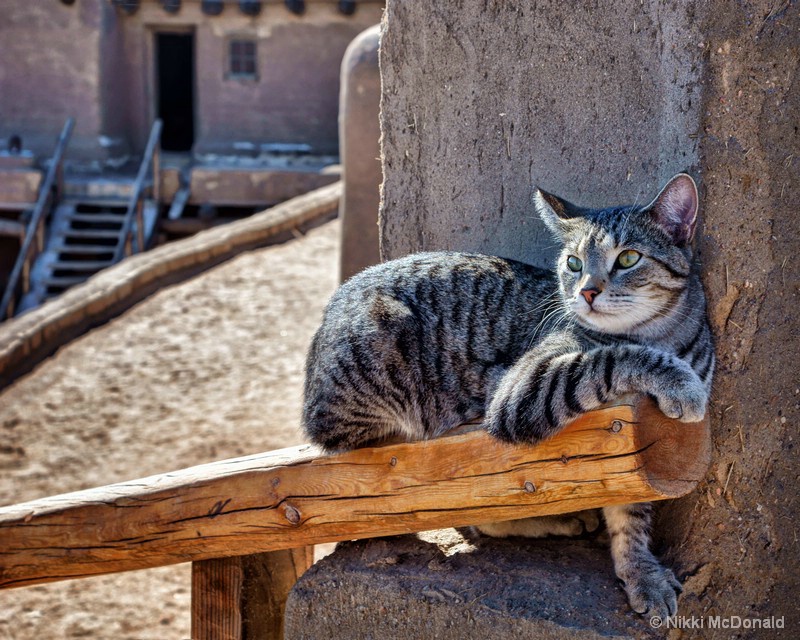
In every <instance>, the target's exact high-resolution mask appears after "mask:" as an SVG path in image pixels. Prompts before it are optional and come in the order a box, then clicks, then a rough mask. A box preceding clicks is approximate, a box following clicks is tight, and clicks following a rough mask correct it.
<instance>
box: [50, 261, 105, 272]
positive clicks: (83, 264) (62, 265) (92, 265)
mask: <svg viewBox="0 0 800 640" xmlns="http://www.w3.org/2000/svg"><path fill="white" fill-rule="evenodd" d="M112 264H114V261H113V260H58V261H56V262H53V263H51V264H50V268H51V269H52V270H53V271H99V270H100V269H105V268H106V267H110V266H111V265H112Z"/></svg>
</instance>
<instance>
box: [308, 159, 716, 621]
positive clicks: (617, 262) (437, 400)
mask: <svg viewBox="0 0 800 640" xmlns="http://www.w3.org/2000/svg"><path fill="white" fill-rule="evenodd" d="M534 202H535V206H536V209H537V211H538V213H539V215H540V216H541V218H542V220H543V221H544V222H545V224H546V225H547V227H549V229H550V230H551V231H552V232H553V233H554V234H555V236H556V237H557V238H558V239H559V242H560V243H561V245H562V250H561V255H560V257H559V258H558V262H557V266H556V269H555V271H554V272H550V271H545V270H542V269H538V268H535V267H532V266H529V265H526V264H522V263H520V262H515V261H513V260H506V259H503V258H498V257H491V256H485V255H477V254H468V253H453V252H442V253H420V254H416V255H411V256H407V257H405V258H401V259H399V260H394V261H391V262H387V263H384V264H381V265H378V266H375V267H371V268H369V269H366V270H365V271H363V272H361V273H360V274H358V275H356V276H354V277H353V278H352V279H350V280H349V281H347V282H345V283H344V284H343V285H342V286H341V287H340V288H339V289H338V291H337V292H336V293H335V294H334V296H333V298H332V299H331V301H330V303H329V305H328V307H327V309H326V311H325V314H324V319H323V322H322V326H321V327H320V328H319V330H318V331H317V333H316V335H315V337H314V340H313V343H312V345H311V349H310V352H309V355H308V362H307V369H306V381H305V401H304V409H303V412H304V415H303V420H304V427H305V430H306V432H307V434H308V436H309V437H310V438H311V439H312V440H313V441H315V442H317V443H319V444H320V445H322V446H323V447H325V448H326V449H327V450H330V451H340V450H346V449H352V448H355V447H359V446H363V445H365V444H367V443H371V442H375V441H379V440H381V439H384V438H386V437H389V436H398V435H399V436H402V437H404V438H407V439H410V440H416V439H423V438H432V437H436V436H438V435H441V434H443V433H445V432H446V431H448V430H449V429H451V428H453V427H455V426H457V425H459V424H462V423H464V422H468V421H470V420H473V419H476V418H479V417H481V416H485V425H486V428H487V429H488V430H489V432H490V433H491V434H493V435H494V436H496V437H498V438H500V439H502V440H506V441H509V442H526V443H536V442H538V441H540V440H542V439H543V438H547V437H549V436H551V435H553V434H554V433H556V432H558V430H559V429H561V428H562V427H563V426H564V425H565V424H566V423H567V422H569V421H570V420H571V419H573V418H575V417H576V416H578V415H579V414H580V413H583V412H585V411H589V410H591V409H595V408H597V407H599V406H600V405H602V404H604V403H606V402H608V401H609V400H611V399H612V398H615V397H617V396H620V395H623V394H627V393H637V392H638V393H644V394H647V395H649V396H652V397H653V398H654V399H655V400H656V401H657V403H658V406H659V407H660V409H661V411H662V412H663V413H665V414H666V415H667V416H669V417H671V418H677V419H680V420H682V421H685V422H694V421H698V420H700V419H702V418H703V416H704V414H705V411H706V406H707V402H708V397H709V392H710V388H711V379H712V375H713V371H714V350H713V343H712V336H711V332H710V330H709V327H708V323H707V320H706V312H705V296H704V293H703V289H702V285H701V282H700V278H699V276H698V272H697V268H696V265H695V263H694V260H693V251H692V239H693V236H694V232H695V224H696V219H697V208H698V196H697V188H696V186H695V183H694V181H693V180H692V178H691V177H689V176H688V175H686V174H679V175H677V176H675V177H674V178H673V179H672V180H670V182H669V183H668V184H667V185H666V186H665V187H664V188H663V189H662V191H661V193H659V195H658V196H657V197H656V198H655V199H654V200H653V201H652V202H651V203H650V204H649V205H647V206H646V207H630V206H629V207H614V208H608V209H600V210H591V209H582V208H579V207H576V206H574V205H572V204H570V203H568V202H566V201H564V200H562V199H560V198H557V197H555V196H553V195H551V194H548V193H545V192H543V191H537V193H536V195H535V198H534ZM603 515H604V519H605V521H606V525H607V527H608V530H609V533H610V538H611V555H612V558H613V561H614V566H615V569H616V573H617V575H618V576H619V578H620V579H621V580H622V581H623V583H624V585H625V590H626V592H627V595H628V600H629V602H630V604H631V607H632V608H633V609H634V610H635V611H637V612H640V613H644V612H649V613H650V614H651V615H661V616H665V615H673V614H674V613H675V611H676V608H677V596H676V592H679V591H680V588H681V586H680V583H679V582H678V581H677V579H676V578H675V576H674V575H673V573H672V571H670V570H669V569H666V568H664V567H662V566H661V565H660V564H659V562H658V560H657V559H656V558H655V556H654V555H653V554H652V553H651V551H650V549H649V545H650V526H651V508H650V505H647V504H635V505H625V506H615V507H606V508H604V509H603ZM581 519H582V520H583V521H584V522H586V525H587V528H590V527H591V524H590V518H587V517H585V516H584V515H582V516H581ZM534 520H535V519H534ZM550 520H551V522H556V523H557V520H558V519H550ZM573 520H574V519H573ZM573 523H574V522H573ZM562 524H563V522H562ZM571 529H572V527H570V526H567V527H566V529H565V528H564V527H561V528H560V529H559V528H557V529H556V532H560V533H567V532H569V531H570V530H571ZM483 530H484V531H485V532H487V533H489V534H490V535H501V536H502V535H516V534H526V533H527V534H528V535H537V533H536V528H535V527H534V528H533V530H531V527H530V526H528V524H526V521H517V522H515V523H499V524H497V525H489V526H486V527H484V528H483ZM531 531H533V532H531Z"/></svg>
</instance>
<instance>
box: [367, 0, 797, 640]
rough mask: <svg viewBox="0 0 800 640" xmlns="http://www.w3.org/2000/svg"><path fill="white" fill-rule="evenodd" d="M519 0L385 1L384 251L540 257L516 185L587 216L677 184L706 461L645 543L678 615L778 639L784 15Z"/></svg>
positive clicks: (791, 150)
mask: <svg viewBox="0 0 800 640" xmlns="http://www.w3.org/2000/svg"><path fill="white" fill-rule="evenodd" d="M533 5H534V3H529V2H524V3H505V2H499V1H493V0H489V1H485V0H484V1H481V2H478V1H477V0H461V1H459V2H455V3H451V6H449V7H448V9H447V10H445V9H444V8H440V5H439V4H438V3H429V2H424V1H423V0H390V1H389V2H388V6H387V23H386V24H387V25H388V27H387V30H386V32H385V34H384V37H383V40H382V45H381V69H382V79H383V96H382V98H383V102H382V134H383V168H384V176H385V182H384V202H383V206H382V210H381V231H382V250H383V255H384V257H386V258H393V257H397V256H400V255H403V254H405V253H408V252H411V251H415V250H420V249H440V248H454V249H473V250H480V251H486V252H491V253H497V254H500V255H506V256H509V257H514V258H521V259H524V260H527V261H530V262H533V263H536V264H546V263H548V261H549V259H550V256H551V254H552V248H551V241H550V240H549V238H547V237H546V236H545V235H544V234H543V232H542V229H541V225H540V224H539V223H538V221H536V220H535V219H534V218H533V216H534V214H533V211H532V208H531V206H530V197H531V193H532V188H533V185H535V184H538V185H541V186H542V187H544V188H546V189H548V190H551V191H554V192H555V193H558V194H561V195H563V196H565V197H567V198H569V199H571V200H573V201H576V202H577V203H580V204H584V205H601V204H614V203H620V202H643V201H645V200H646V199H647V198H649V197H651V196H652V195H653V194H654V192H655V190H656V189H657V186H658V185H659V184H661V183H662V182H663V181H664V180H665V179H666V178H667V177H669V176H670V175H671V174H673V173H674V172H676V171H679V170H688V171H689V172H691V173H692V174H693V175H695V176H696V177H697V178H698V179H699V182H700V184H701V192H702V204H701V207H702V212H701V215H702V216H703V226H702V228H701V229H700V231H699V233H698V248H699V251H700V255H701V258H702V260H703V264H704V280H705V284H706V288H707V292H708V297H709V303H710V315H711V318H712V323H713V326H714V330H715V333H716V336H717V341H718V354H719V372H718V376H717V380H716V384H715V389H714V397H713V402H712V406H711V416H712V421H713V430H714V445H715V452H714V460H713V463H712V469H711V470H710V472H709V474H708V476H707V479H706V481H705V482H704V483H703V484H702V485H701V486H700V487H699V488H698V490H696V491H695V492H694V493H693V494H692V495H690V496H689V497H687V498H685V499H682V500H679V501H676V502H674V503H672V504H670V505H669V506H668V507H666V508H665V509H664V510H663V513H662V517H661V523H660V537H661V541H660V544H659V550H660V551H662V552H665V556H666V559H667V562H668V563H669V564H670V565H671V566H673V567H674V568H675V569H676V570H677V573H678V574H679V575H680V576H681V578H682V579H684V580H686V581H687V588H686V590H685V592H684V596H683V597H682V600H681V613H682V614H685V615H687V616H691V615H697V616H702V615H706V616H707V615H738V616H742V617H746V616H768V615H776V616H785V629H786V631H785V632H783V633H784V635H783V636H782V635H781V634H780V633H777V634H776V635H775V636H774V637H793V634H796V630H797V629H798V628H800V618H799V617H798V616H799V614H798V609H797V607H796V605H795V602H794V594H795V593H796V591H797V587H798V586H799V585H798V557H799V556H798V552H797V550H798V546H797V544H798V543H797V535H796V524H797V522H798V521H800V507H798V502H797V499H796V492H797V488H798V475H797V465H796V462H795V461H796V459H797V458H796V453H795V452H794V451H793V448H794V446H795V442H794V441H795V440H796V434H797V424H798V417H799V415H798V414H799V413H800V412H799V411H798V408H800V404H799V403H800V389H798V379H797V370H798V369H797V362H798V357H799V356H800V345H799V344H798V339H797V336H798V320H797V312H796V308H797V305H798V302H799V301H800V300H798V289H797V282H798V276H799V275H800V273H798V271H799V269H798V261H797V260H796V259H795V255H796V254H797V249H798V240H797V238H798V237H800V217H798V215H797V213H796V203H797V201H798V197H800V179H799V178H798V166H799V164H800V154H798V153H797V150H798V127H797V123H798V122H800V113H799V108H798V105H799V103H800V86H799V85H800V80H799V76H798V63H799V61H800V53H799V52H798V49H799V46H800V42H799V41H798V33H799V32H800V7H798V5H797V3H783V4H780V5H775V3H772V2H769V1H765V0H760V1H755V2H751V3H748V4H746V5H744V4H740V3H730V2H723V1H722V0H714V1H711V2H692V3H673V2H665V1H661V0H644V2H643V3H630V2H622V1H615V2H612V3H607V4H597V3H589V2H586V3H580V4H579V5H577V6H573V5H570V4H564V3H561V2H554V1H544V2H537V3H535V7H536V9H535V10H534V8H533ZM409 52H413V53H414V55H409ZM786 634H788V635H786ZM681 637H695V636H694V635H692V634H691V633H689V634H688V635H686V636H681ZM697 637H701V636H697ZM745 637H757V636H754V635H746V636H745Z"/></svg>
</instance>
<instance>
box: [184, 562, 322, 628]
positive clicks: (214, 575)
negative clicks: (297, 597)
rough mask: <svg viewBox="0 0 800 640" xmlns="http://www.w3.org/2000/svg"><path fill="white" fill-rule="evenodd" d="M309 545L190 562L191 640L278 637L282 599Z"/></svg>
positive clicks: (301, 567)
mask: <svg viewBox="0 0 800 640" xmlns="http://www.w3.org/2000/svg"><path fill="white" fill-rule="evenodd" d="M313 561H314V553H313V547H299V548H297V549H282V550H280V551H270V552H268V553H254V554H251V555H248V556H236V557H233V558H214V559H211V560H200V561H198V562H193V563H192V640H255V639H256V638H258V639H259V640H281V639H282V638H283V619H284V616H283V613H284V610H285V609H286V598H287V597H288V596H289V591H290V590H291V588H292V587H293V586H294V583H295V582H297V579H298V578H299V577H300V576H301V575H303V573H305V571H306V569H308V568H309V567H310V566H311V564H312V563H313Z"/></svg>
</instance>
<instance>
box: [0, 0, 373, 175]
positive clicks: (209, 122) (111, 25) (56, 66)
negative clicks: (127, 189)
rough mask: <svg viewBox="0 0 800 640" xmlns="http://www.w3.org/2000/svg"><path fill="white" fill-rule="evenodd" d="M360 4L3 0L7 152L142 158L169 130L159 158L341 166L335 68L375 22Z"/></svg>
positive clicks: (0, 134) (0, 98)
mask: <svg viewBox="0 0 800 640" xmlns="http://www.w3.org/2000/svg"><path fill="white" fill-rule="evenodd" d="M382 8H383V2H371V1H364V0H361V1H359V2H351V1H345V0H339V1H337V0H309V1H307V2H303V1H302V0H293V1H292V0H288V1H286V2H284V1H283V0H260V1H259V0H37V1H36V2H30V1H29V0H6V1H5V2H3V13H4V16H3V20H2V21H0V39H1V40H2V42H3V54H2V57H3V63H2V67H1V68H0V140H2V142H1V143H0V149H2V148H3V147H4V146H5V144H6V141H7V140H8V139H9V138H10V137H11V136H12V135H15V134H16V135H18V136H20V137H21V138H22V141H23V144H24V148H25V149H27V150H30V151H31V152H33V153H34V154H36V155H47V154H49V153H51V152H52V148H53V144H54V140H55V138H56V137H57V136H58V133H59V131H60V130H61V127H62V125H63V124H64V121H65V120H66V119H67V118H68V117H70V116H72V117H74V118H75V119H76V126H75V132H74V134H73V136H72V140H71V142H70V146H69V148H70V156H71V157H76V158H81V159H89V160H96V161H104V160H110V159H121V158H123V157H124V156H125V155H127V154H136V153H141V151H142V149H143V148H144V145H145V142H146V140H147V135H148V133H149V130H150V126H151V124H152V123H153V121H154V120H155V119H156V118H161V119H162V120H163V121H164V132H163V135H162V141H161V143H162V147H163V149H164V150H165V151H176V152H187V151H194V152H195V153H198V154H203V153H214V154H225V155H237V154H240V153H244V152H246V153H247V154H251V155H252V154H258V153H259V152H261V151H271V150H274V149H276V148H277V149H281V148H286V149H301V150H306V151H309V152H313V153H315V154H331V155H336V154H337V152H338V140H337V111H338V96H339V65H340V63H341V60H342V56H343V54H344V51H345V49H346V48H347V45H348V44H349V43H350V41H351V40H352V39H353V38H354V37H355V36H356V35H357V34H358V33H360V32H361V31H363V30H364V29H366V28H367V27H369V26H371V25H373V24H376V23H377V22H379V21H380V18H381V12H382Z"/></svg>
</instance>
